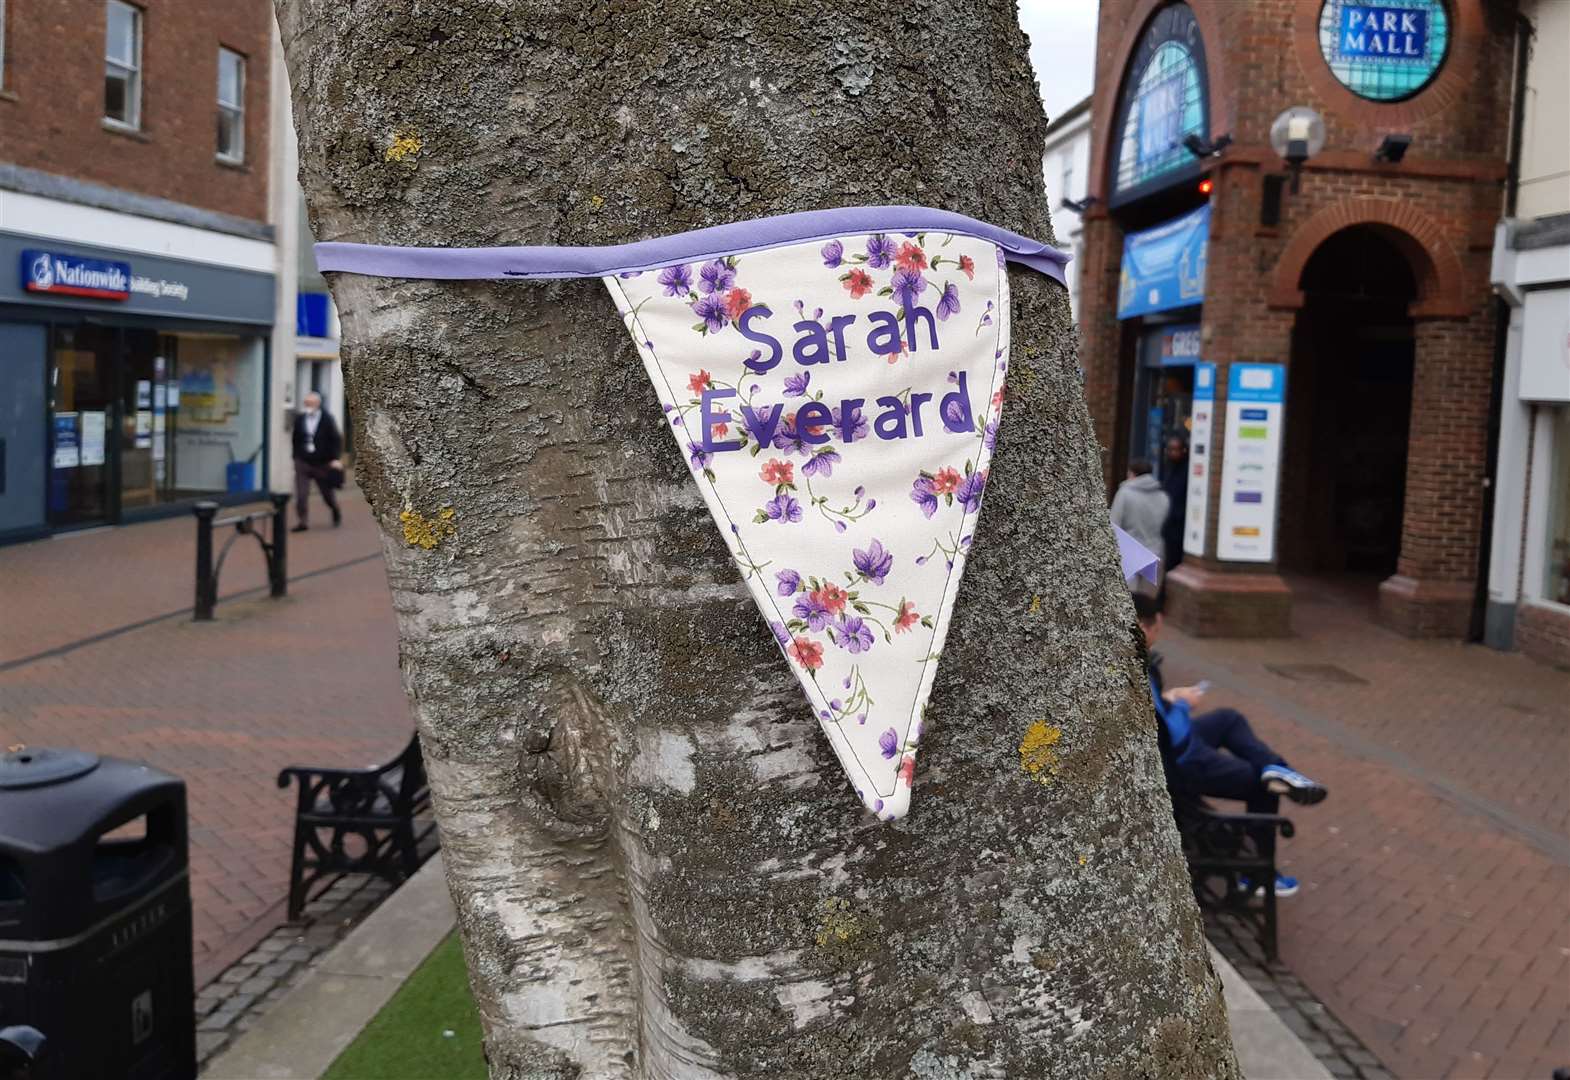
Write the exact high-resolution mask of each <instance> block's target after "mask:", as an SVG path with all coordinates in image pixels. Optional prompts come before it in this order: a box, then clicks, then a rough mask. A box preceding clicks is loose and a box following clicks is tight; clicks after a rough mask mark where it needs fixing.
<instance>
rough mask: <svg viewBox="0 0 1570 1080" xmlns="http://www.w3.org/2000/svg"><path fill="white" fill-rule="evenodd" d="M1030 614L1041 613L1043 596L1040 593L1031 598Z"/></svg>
mask: <svg viewBox="0 0 1570 1080" xmlns="http://www.w3.org/2000/svg"><path fill="white" fill-rule="evenodd" d="M1030 614H1032V615H1040V614H1041V596H1040V595H1039V594H1038V595H1036V596H1032V597H1031V598H1030Z"/></svg>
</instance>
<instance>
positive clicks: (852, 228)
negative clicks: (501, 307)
mask: <svg viewBox="0 0 1570 1080" xmlns="http://www.w3.org/2000/svg"><path fill="white" fill-rule="evenodd" d="M917 232H948V233H959V234H961V235H964V236H974V237H976V238H977V239H980V240H990V241H991V242H992V243H994V244H996V245H997V246H998V248H999V249H1000V250H1001V251H1002V252H1003V257H1004V258H1006V259H1008V260H1009V261H1010V262H1015V263H1018V264H1020V265H1021V266H1025V267H1028V268H1030V269H1031V270H1035V271H1037V272H1038V273H1042V274H1045V275H1046V276H1047V277H1049V278H1052V279H1053V280H1054V281H1056V282H1058V283H1060V284H1063V283H1064V281H1063V266H1064V264H1065V263H1067V262H1068V260H1069V256H1068V255H1067V254H1065V253H1064V252H1061V251H1059V250H1058V249H1057V248H1054V247H1051V246H1049V245H1047V244H1043V243H1042V242H1041V241H1039V240H1032V239H1031V238H1030V237H1028V236H1021V235H1020V234H1019V233H1015V232H1009V231H1008V230H1007V229H1000V228H998V227H997V226H996V225H989V224H987V223H986V222H985V221H978V220H976V219H975V218H972V217H966V216H965V215H964V214H955V213H952V212H950V211H948V210H934V209H932V208H931V207H926V206H846V207H841V208H839V209H835V210H804V211H802V212H800V213H796V214H779V215H776V216H774V217H765V218H755V219H753V220H752V221H737V222H733V223H731V224H729V225H714V226H711V227H710V228H707V229H694V230H693V231H692V232H683V233H673V234H671V235H670V236H657V237H655V238H653V239H652V240H639V241H636V242H634V243H631V244H610V245H606V246H604V247H483V248H440V247H390V246H382V245H380V244H350V243H340V242H335V241H328V242H325V243H320V244H317V245H316V265H317V267H318V268H319V269H322V270H329V271H338V272H340V273H349V274H367V275H370V276H372V277H393V278H440V279H447V280H462V279H468V280H473V279H501V278H514V277H516V278H595V277H609V276H611V275H613V274H632V273H637V272H640V271H644V270H657V269H659V268H660V267H664V266H671V265H673V264H675V263H688V262H702V261H705V260H708V259H714V258H719V257H721V256H725V255H740V254H743V253H745V252H749V251H761V250H763V249H765V248H773V247H782V246H784V245H787V244H801V243H809V242H811V241H814V240H834V239H838V238H840V237H844V236H848V235H855V234H858V233H917Z"/></svg>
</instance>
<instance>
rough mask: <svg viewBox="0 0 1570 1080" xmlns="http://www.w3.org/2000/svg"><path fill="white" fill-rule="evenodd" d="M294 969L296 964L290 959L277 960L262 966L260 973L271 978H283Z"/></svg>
mask: <svg viewBox="0 0 1570 1080" xmlns="http://www.w3.org/2000/svg"><path fill="white" fill-rule="evenodd" d="M293 970H294V964H293V963H291V962H290V961H288V960H275V961H274V962H273V963H271V964H268V965H267V966H266V967H264V968H262V970H261V971H260V972H258V974H260V975H265V976H266V977H267V978H269V979H281V978H283V977H284V976H285V975H287V974H289V972H291V971H293Z"/></svg>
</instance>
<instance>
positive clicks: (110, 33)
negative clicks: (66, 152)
mask: <svg viewBox="0 0 1570 1080" xmlns="http://www.w3.org/2000/svg"><path fill="white" fill-rule="evenodd" d="M104 118H105V119H107V120H109V121H111V122H113V123H115V124H120V125H123V126H124V127H129V128H139V127H141V126H142V12H141V9H139V8H134V7H132V6H131V5H130V4H123V3H121V2H120V0H109V6H108V20H107V33H106V35H105V48H104Z"/></svg>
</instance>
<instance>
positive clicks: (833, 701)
mask: <svg viewBox="0 0 1570 1080" xmlns="http://www.w3.org/2000/svg"><path fill="white" fill-rule="evenodd" d="M829 708H830V709H832V710H833V711H835V712H844V711H845V703H844V702H843V701H841V700H840V699H839V698H829Z"/></svg>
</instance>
